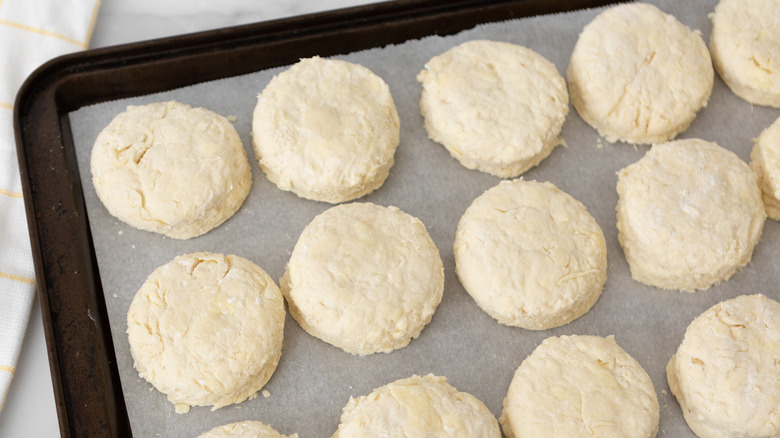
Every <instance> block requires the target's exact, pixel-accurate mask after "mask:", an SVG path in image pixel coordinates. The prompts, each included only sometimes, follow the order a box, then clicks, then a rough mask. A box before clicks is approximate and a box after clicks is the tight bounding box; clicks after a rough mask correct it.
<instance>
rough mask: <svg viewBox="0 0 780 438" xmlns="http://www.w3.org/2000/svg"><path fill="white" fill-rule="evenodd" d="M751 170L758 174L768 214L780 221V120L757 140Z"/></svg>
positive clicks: (757, 177)
mask: <svg viewBox="0 0 780 438" xmlns="http://www.w3.org/2000/svg"><path fill="white" fill-rule="evenodd" d="M750 168H751V169H753V172H755V174H756V180H757V181H758V186H759V187H760V188H761V198H762V199H763V200H764V207H765V208H766V212H767V214H768V215H769V217H770V218H772V219H774V220H780V118H778V119H777V120H775V122H774V123H772V125H771V126H769V127H768V128H766V129H765V130H764V131H763V132H762V133H761V135H759V136H758V138H757V139H756V140H755V144H753V150H752V151H751V153H750Z"/></svg>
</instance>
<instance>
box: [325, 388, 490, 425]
mask: <svg viewBox="0 0 780 438" xmlns="http://www.w3.org/2000/svg"><path fill="white" fill-rule="evenodd" d="M375 437H385V438H407V437H426V438H476V437H479V438H500V437H501V430H500V429H499V428H498V422H497V421H496V418H495V417H494V416H493V414H491V413H490V411H489V410H488V408H487V407H486V406H485V405H484V404H483V403H482V402H481V401H479V400H478V399H477V398H476V397H474V396H473V395H471V394H469V393H466V392H458V390H457V389H455V388H453V387H452V385H450V384H449V383H447V379H445V378H444V377H438V376H434V375H432V374H428V375H427V376H424V377H420V376H412V377H409V378H407V379H401V380H396V381H395V382H392V383H389V384H387V385H385V386H382V387H380V388H377V389H375V390H374V391H373V392H372V393H371V394H369V395H366V396H362V397H358V398H352V397H350V399H349V402H348V403H347V405H346V406H344V409H343V410H342V414H341V421H340V423H339V427H338V430H336V433H335V434H333V437H332V438H375Z"/></svg>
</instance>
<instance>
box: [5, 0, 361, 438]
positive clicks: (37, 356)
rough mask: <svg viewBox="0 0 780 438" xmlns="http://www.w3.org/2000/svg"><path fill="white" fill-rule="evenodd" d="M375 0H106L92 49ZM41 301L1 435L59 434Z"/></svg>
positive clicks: (32, 321)
mask: <svg viewBox="0 0 780 438" xmlns="http://www.w3.org/2000/svg"><path fill="white" fill-rule="evenodd" d="M373 2H374V1H372V0H220V1H219V2H215V1H212V0H162V1H160V0H103V1H102V5H101V7H100V11H99V14H98V19H97V22H96V24H95V30H94V33H93V36H92V43H91V45H90V46H91V47H92V48H97V47H106V46H111V45H116V44H122V43H128V42H134V41H141V40H147V39H152V38H161V37H166V36H170V35H178V34H183V33H190V32H196V31H200V30H208V29H215V28H220V27H226V26H232V25H237V24H245V23H252V22H256V21H266V20H272V19H275V18H281V17H287V16H294V15H301V14H307V13H312V12H320V11H324V10H330V9H338V8H343V7H350V6H356V5H361V4H367V3H373ZM39 306H40V303H39V301H38V300H36V301H35V303H34V305H33V312H32V315H31V316H30V325H29V327H28V328H27V334H26V337H25V340H24V346H23V347H22V351H21V355H20V357H19V362H18V364H17V372H16V375H15V377H14V380H13V383H12V384H11V388H10V390H9V393H8V398H7V399H6V402H5V406H4V408H3V411H2V412H0V437H12V438H13V437H56V436H59V425H58V422H57V413H56V410H55V405H54V394H53V391H52V384H51V377H50V374H49V362H48V358H47V355H46V343H45V340H44V335H43V323H42V320H41V310H40V307H39Z"/></svg>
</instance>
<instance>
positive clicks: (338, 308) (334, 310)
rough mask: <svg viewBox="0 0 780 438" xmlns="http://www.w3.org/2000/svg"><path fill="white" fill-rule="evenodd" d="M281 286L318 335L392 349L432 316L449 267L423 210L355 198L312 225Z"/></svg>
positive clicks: (359, 348)
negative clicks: (409, 211) (416, 211)
mask: <svg viewBox="0 0 780 438" xmlns="http://www.w3.org/2000/svg"><path fill="white" fill-rule="evenodd" d="M280 286H281V289H282V294H283V295H284V297H285V299H286V300H287V303H288V304H289V306H290V314H291V315H292V316H293V318H295V320H296V321H298V323H299V324H300V325H301V327H303V329H304V330H306V331H307V332H309V333H310V334H311V335H313V336H316V337H318V338H320V339H322V340H323V341H325V342H328V343H330V344H332V345H335V346H337V347H339V348H341V349H343V350H345V351H347V352H349V353H352V354H360V355H366V354H372V353H376V352H385V353H389V352H390V351H393V350H395V349H398V348H401V347H404V346H406V345H407V344H408V343H409V341H411V340H412V339H414V338H416V337H417V336H419V334H420V332H421V331H422V329H423V327H424V326H425V325H426V324H428V322H429V321H430V320H431V318H432V317H433V313H434V311H435V310H436V306H438V304H439V302H440V301H441V298H442V294H443V291H444V268H443V265H442V261H441V258H440V257H439V251H438V250H437V249H436V246H435V245H434V243H433V240H431V237H430V236H429V235H428V232H427V231H426V229H425V226H424V225H423V224H422V222H420V221H419V220H418V219H417V218H415V217H413V216H411V215H409V214H407V213H404V212H402V211H401V210H399V209H398V208H395V207H382V206H378V205H375V204H371V203H350V204H343V205H339V206H336V207H332V208H330V209H328V210H326V211H325V212H323V213H321V214H320V215H318V216H317V217H315V218H314V220H312V221H311V223H310V224H309V225H307V226H306V228H305V229H304V230H303V232H302V233H301V236H300V237H299V239H298V242H297V243H296V245H295V248H294V249H293V252H292V256H291V257H290V261H289V263H288V264H287V269H286V270H285V273H284V277H283V278H282V279H281V280H280Z"/></svg>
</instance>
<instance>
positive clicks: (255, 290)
mask: <svg viewBox="0 0 780 438" xmlns="http://www.w3.org/2000/svg"><path fill="white" fill-rule="evenodd" d="M284 318H285V311H284V299H283V298H282V294H281V293H280V291H279V288H278V287H277V286H276V284H275V283H274V281H273V279H271V277H269V276H268V274H266V273H265V271H263V270H262V269H261V268H260V267H258V266H257V265H255V264H254V263H252V262H250V261H249V260H247V259H244V258H241V257H237V256H234V255H222V254H210V253H204V252H201V253H193V254H186V255H182V256H179V257H176V258H175V259H173V260H172V261H170V262H169V263H166V264H165V265H163V266H161V267H159V268H157V269H156V270H155V271H154V272H153V273H152V274H151V275H150V276H149V278H148V279H147V280H146V282H144V284H143V286H141V288H140V289H139V290H138V292H137V293H136V295H135V297H134V298H133V301H132V303H131V304H130V309H129V310H128V312H127V335H128V340H129V342H130V353H131V354H132V356H133V360H134V365H135V368H136V369H137V370H138V374H139V375H140V376H141V377H143V378H144V379H146V380H147V381H148V382H149V383H151V384H152V385H154V387H155V388H157V390H159V391H160V392H162V393H164V394H166V395H167V396H168V400H170V401H171V402H172V403H174V404H175V405H176V412H178V413H185V412H188V411H189V409H190V406H208V405H213V409H212V410H214V409H217V408H220V407H223V406H226V405H229V404H232V403H239V402H242V401H244V400H246V399H247V398H254V397H256V396H257V391H258V390H260V388H262V387H263V385H265V383H266V382H267V381H268V379H270V378H271V374H273V372H274V370H275V369H276V365H277V363H278V362H279V357H280V356H281V353H282V338H283V330H284Z"/></svg>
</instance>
